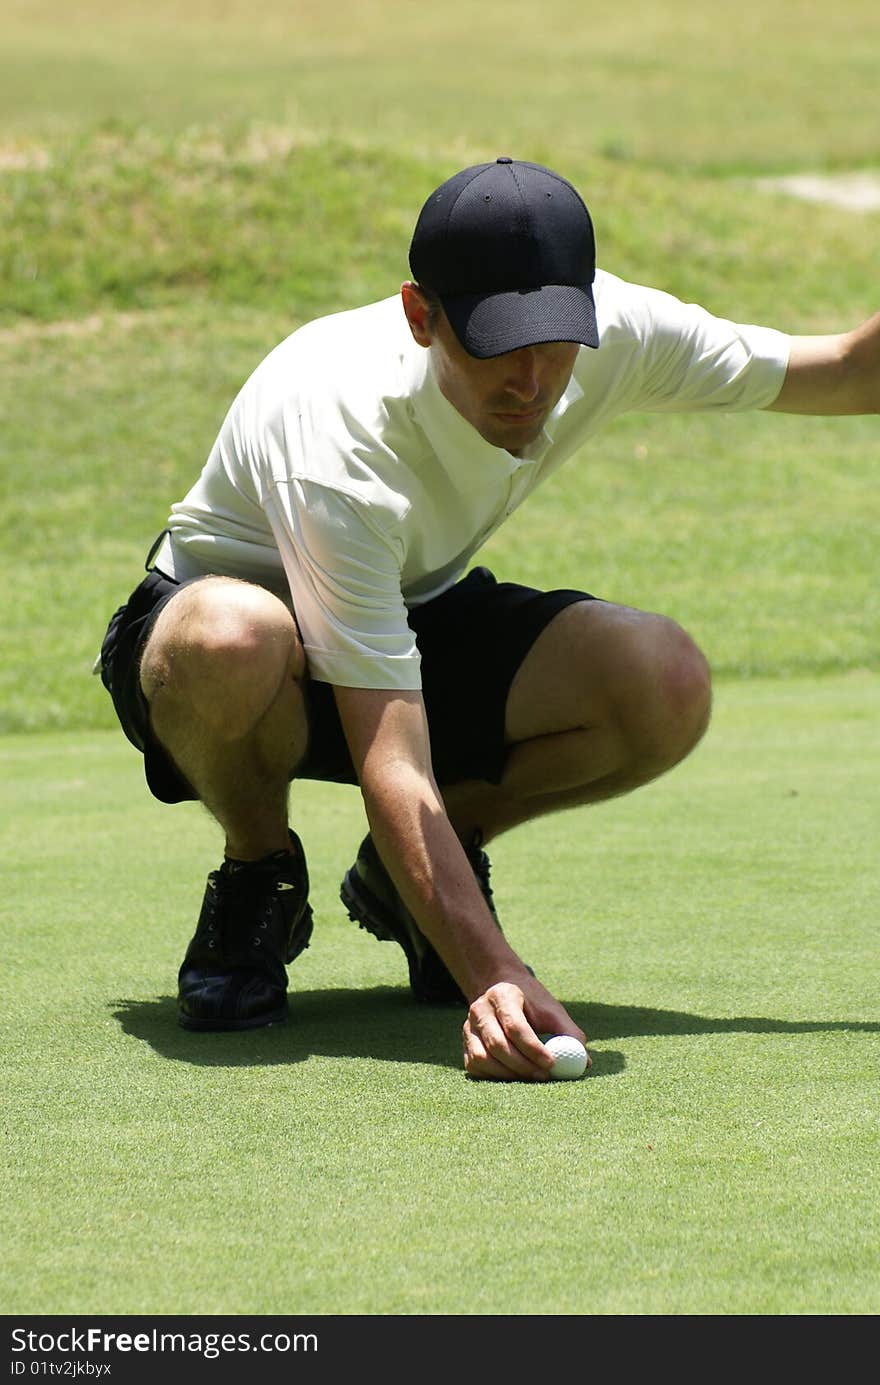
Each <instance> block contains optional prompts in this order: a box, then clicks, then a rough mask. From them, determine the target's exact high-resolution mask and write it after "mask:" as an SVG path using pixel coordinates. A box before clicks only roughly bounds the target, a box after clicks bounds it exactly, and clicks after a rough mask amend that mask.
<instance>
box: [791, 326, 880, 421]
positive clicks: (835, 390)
mask: <svg viewBox="0 0 880 1385" xmlns="http://www.w3.org/2000/svg"><path fill="white" fill-rule="evenodd" d="M770 408H771V409H773V410H775V411H777V412H779V413H791V414H824V415H834V414H876V413H880V313H875V314H874V316H873V317H870V318H868V320H867V321H866V322H863V323H862V325H861V326H860V327H857V328H856V329H855V330H854V331H852V332H844V333H842V334H840V335H839V336H829V337H793V338H792V344H791V356H790V359H789V363H788V370H787V372H786V376H785V381H784V382H783V386H782V390H781V391H780V393H779V396H778V398H777V399H776V401H775V402H774V403H773V404H771V405H770Z"/></svg>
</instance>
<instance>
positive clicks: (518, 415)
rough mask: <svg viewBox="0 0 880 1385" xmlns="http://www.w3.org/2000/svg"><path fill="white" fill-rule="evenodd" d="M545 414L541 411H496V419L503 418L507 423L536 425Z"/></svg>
mask: <svg viewBox="0 0 880 1385" xmlns="http://www.w3.org/2000/svg"><path fill="white" fill-rule="evenodd" d="M543 413H544V410H543V408H541V409H496V411H495V417H496V418H503V419H504V421H505V423H534V422H535V420H536V419H539V418H540V417H541V416H542V414H543Z"/></svg>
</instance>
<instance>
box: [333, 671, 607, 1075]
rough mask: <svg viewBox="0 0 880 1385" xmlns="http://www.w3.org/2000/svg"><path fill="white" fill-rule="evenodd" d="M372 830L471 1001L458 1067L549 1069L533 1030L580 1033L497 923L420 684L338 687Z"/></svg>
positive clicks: (475, 1070)
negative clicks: (448, 791)
mask: <svg viewBox="0 0 880 1385" xmlns="http://www.w3.org/2000/svg"><path fill="white" fill-rule="evenodd" d="M335 693H336V701H337V705H338V707H339V714H340V717H341V719H342V724H343V727H344V729H345V733H346V737H347V739H348V744H349V748H350V751H351V755H352V759H353V761H354V765H355V769H356V770H357V773H358V778H359V780H360V784H361V791H362V793H363V798H364V805H365V807H366V811H367V817H368V819H369V823H370V831H371V832H372V835H373V840H374V841H375V843H376V846H377V848H378V850H379V853H380V855H381V857H382V859H383V861H384V863H385V866H386V868H387V870H388V871H389V873H390V875H391V877H392V879H393V880H394V883H395V885H396V886H397V889H398V890H399V891H400V894H401V896H402V898H403V900H404V903H405V904H406V906H407V908H408V909H409V910H410V912H411V913H412V915H413V917H414V918H415V920H416V922H417V923H418V925H419V927H420V928H421V930H422V932H423V933H424V934H425V936H426V938H427V939H428V940H429V942H430V943H431V944H432V946H433V947H434V948H435V949H436V951H437V952H438V953H439V954H440V956H441V957H442V959H443V961H444V962H445V963H446V966H447V967H448V968H449V970H450V972H451V973H452V975H453V976H454V977H455V980H456V981H457V982H458V984H459V986H460V987H461V989H462V991H463V992H464V994H465V996H466V997H467V999H468V1002H469V1003H470V1008H469V1011H468V1018H467V1020H466V1021H465V1025H464V1056H465V1068H466V1070H467V1072H468V1073H469V1074H470V1075H471V1076H473V1077H489V1078H508V1079H511V1078H520V1079H523V1080H530V1079H531V1080H537V1079H540V1078H542V1077H546V1076H547V1074H548V1072H549V1068H550V1066H551V1058H550V1055H549V1054H548V1053H547V1051H546V1049H544V1047H543V1045H542V1044H541V1043H540V1041H539V1040H538V1039H537V1037H536V1033H537V1031H541V1032H548V1033H554V1034H557V1033H568V1034H574V1035H575V1036H576V1037H578V1038H581V1039H583V1038H584V1037H585V1036H584V1035H583V1034H582V1032H581V1030H580V1029H579V1028H578V1026H577V1025H576V1024H575V1023H574V1022H573V1021H572V1019H571V1016H570V1015H569V1014H568V1013H567V1012H566V1010H565V1009H564V1008H563V1006H561V1005H560V1004H559V1002H558V1001H556V1000H555V999H554V998H553V996H551V995H550V993H549V991H547V990H546V989H545V988H544V987H543V986H542V985H541V983H540V982H539V981H537V980H536V979H535V978H534V977H533V976H532V975H531V974H530V973H529V971H528V970H527V968H526V967H525V965H524V963H523V962H522V961H521V960H520V959H519V957H518V956H517V955H516V953H515V952H514V951H513V949H512V948H511V947H510V945H509V943H508V942H507V941H506V939H505V938H504V935H503V934H502V933H501V932H500V930H499V929H498V927H497V926H496V924H495V922H494V920H493V918H492V916H491V914H490V913H489V910H488V908H487V906H486V902H485V900H484V898H483V896H482V893H481V892H480V889H479V886H478V885H477V882H476V880H475V878H474V874H473V870H472V869H471V866H470V864H469V862H468V860H467V857H466V855H465V853H464V849H463V848H462V845H461V843H460V842H459V840H458V837H457V836H456V834H455V832H454V830H453V828H452V825H451V823H450V821H449V818H448V817H447V815H446V811H445V808H444V806H443V801H442V799H441V797H440V793H439V791H438V789H437V786H436V783H435V782H434V777H433V773H432V770H431V759H430V746H429V738H428V727H427V721H426V718H425V712H424V704H423V702H422V696H421V693H418V692H390V691H383V690H377V689H364V688H336V690H335Z"/></svg>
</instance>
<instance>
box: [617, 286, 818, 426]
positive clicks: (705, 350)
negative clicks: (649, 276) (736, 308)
mask: <svg viewBox="0 0 880 1385" xmlns="http://www.w3.org/2000/svg"><path fill="white" fill-rule="evenodd" d="M639 308H640V312H639V319H640V320H639V324H638V331H639V333H640V335H641V336H642V342H641V345H642V351H641V364H642V374H641V389H640V399H639V401H638V405H637V407H638V408H641V409H645V410H648V411H650V412H656V413H663V412H667V413H673V412H674V413H693V412H700V411H709V410H713V409H715V410H725V411H728V412H733V411H742V410H747V409H764V408H767V406H768V405H769V404H772V403H773V401H774V400H775V399H776V398H777V396H778V394H779V392H780V390H781V389H782V384H783V381H784V379H785V372H786V369H787V366H788V359H789V352H790V349H791V338H790V337H788V336H786V335H785V334H784V333H783V332H777V331H775V330H774V329H773V328H770V327H757V326H751V325H744V324H741V323H736V322H729V321H728V320H727V319H726V318H719V317H714V316H713V315H712V314H711V313H709V312H707V311H706V309H705V308H701V307H699V306H698V305H697V304H695V303H682V302H681V301H680V300H679V299H677V298H674V297H673V296H672V295H671V294H668V293H663V292H661V291H660V290H658V289H643V290H641V293H640V304H639Z"/></svg>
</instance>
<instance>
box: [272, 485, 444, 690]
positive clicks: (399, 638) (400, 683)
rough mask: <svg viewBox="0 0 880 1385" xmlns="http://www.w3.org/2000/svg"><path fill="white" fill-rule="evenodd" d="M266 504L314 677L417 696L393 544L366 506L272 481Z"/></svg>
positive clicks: (415, 662)
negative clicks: (399, 691) (414, 691)
mask: <svg viewBox="0 0 880 1385" xmlns="http://www.w3.org/2000/svg"><path fill="white" fill-rule="evenodd" d="M264 503H265V509H266V514H267V517H268V519H269V523H270V524H271V526H272V532H273V534H274V536H275V541H276V543H277V544H278V548H279V550H280V553H281V557H282V561H283V563H284V569H285V572H286V574H287V580H288V582H289V584H290V591H291V595H292V598H293V606H294V611H295V614H296V619H297V624H298V625H299V629H300V634H301V636H302V641H303V647H304V649H305V653H306V658H307V660H308V665H309V672H310V674H311V676H312V677H313V678H315V679H317V680H318V681H319V682H322V683H332V684H335V685H337V686H339V687H350V688H389V689H394V688H399V689H401V690H412V689H419V688H420V687H421V667H420V658H419V652H418V649H417V647H416V641H415V636H414V635H413V632H412V630H411V629H410V626H409V623H408V621H407V611H406V603H405V602H404V599H403V595H402V593H401V589H400V566H401V563H400V555H399V554H398V553H397V552H396V551H395V544H394V541H393V538H390V537H389V536H388V535H387V534H385V533H383V532H382V530H381V527H380V525H379V524H378V523H377V522H375V520H373V518H372V516H371V515H370V514H369V513H368V511H367V507H366V506H364V505H361V504H358V503H357V501H356V500H354V499H353V498H352V497H350V496H347V495H344V494H342V493H340V492H338V491H336V490H334V489H333V488H332V487H328V486H324V485H321V484H320V482H316V481H313V480H306V479H303V478H293V479H288V480H284V481H275V482H274V483H273V485H272V487H271V490H270V492H269V494H268V495H267V496H266V499H265V502H264Z"/></svg>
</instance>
